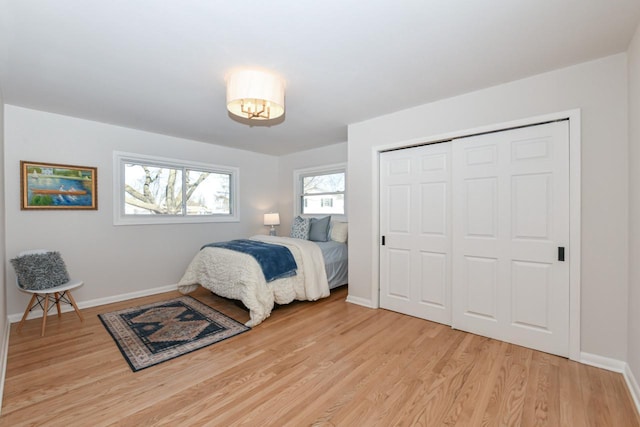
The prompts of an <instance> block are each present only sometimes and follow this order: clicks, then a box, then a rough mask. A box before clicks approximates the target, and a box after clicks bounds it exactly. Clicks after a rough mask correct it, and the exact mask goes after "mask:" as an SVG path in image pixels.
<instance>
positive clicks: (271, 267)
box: [200, 239, 298, 282]
mask: <svg viewBox="0 0 640 427" xmlns="http://www.w3.org/2000/svg"><path fill="white" fill-rule="evenodd" d="M207 247H213V248H223V249H230V250H232V251H236V252H242V253H245V254H248V255H251V256H252V257H253V258H255V260H256V261H258V264H260V267H261V268H262V273H263V274H264V278H265V279H266V281H267V282H272V281H274V280H276V279H283V278H285V277H291V276H295V275H296V270H297V269H298V265H297V264H296V260H295V259H293V255H292V254H291V251H290V250H289V249H288V248H286V247H284V246H280V245H272V244H270V243H264V242H259V241H256V240H248V239H239V240H230V241H228V242H218V243H209V244H207V245H204V246H203V247H202V248H200V250H202V249H204V248H207Z"/></svg>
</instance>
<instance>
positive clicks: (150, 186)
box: [114, 152, 239, 225]
mask: <svg viewBox="0 0 640 427" xmlns="http://www.w3.org/2000/svg"><path fill="white" fill-rule="evenodd" d="M237 180H238V170H237V169H236V168H230V167H223V166H215V165H208V164H202V163H194V162H186V161H180V160H172V159H165V158H160V157H151V156H142V155H138V154H130V153H121V152H115V153H114V201H115V203H114V210H115V211H114V224H116V225H124V224H158V223H188V222H230V221H238V220H239V216H238V209H237V200H238V197H237Z"/></svg>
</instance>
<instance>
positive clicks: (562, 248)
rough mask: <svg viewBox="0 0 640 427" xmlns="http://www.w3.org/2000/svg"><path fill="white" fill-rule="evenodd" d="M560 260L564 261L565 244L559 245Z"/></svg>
mask: <svg viewBox="0 0 640 427" xmlns="http://www.w3.org/2000/svg"><path fill="white" fill-rule="evenodd" d="M558 261H562V262H564V246H558Z"/></svg>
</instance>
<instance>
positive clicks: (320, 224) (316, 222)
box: [309, 216, 331, 242]
mask: <svg viewBox="0 0 640 427" xmlns="http://www.w3.org/2000/svg"><path fill="white" fill-rule="evenodd" d="M330 223H331V216H325V217H324V218H311V228H310V229H309V240H312V241H314V242H327V241H329V224H330Z"/></svg>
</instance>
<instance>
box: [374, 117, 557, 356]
mask: <svg viewBox="0 0 640 427" xmlns="http://www.w3.org/2000/svg"><path fill="white" fill-rule="evenodd" d="M379 170H380V183H379V184H380V236H381V242H380V306H381V307H382V308H386V309H390V310H394V311H398V312H401V313H405V314H409V315H412V316H416V317H420V318H424V319H427V320H432V321H436V322H440V323H443V324H447V325H451V326H452V327H453V328H456V329H460V330H464V331H468V332H472V333H476V334H479V335H484V336H488V337H491V338H496V339H499V340H503V341H507V342H511V343H514V344H519V345H523V346H526V347H530V348H534V349H538V350H542V351H545V352H548V353H553V354H558V355H562V356H568V353H569V262H568V256H567V254H568V250H569V248H568V247H567V245H568V242H569V123H568V121H567V120H564V121H557V122H552V123H546V124H540V125H534V126H527V127H522V128H517V129H510V130H504V131H500V132H491V133H486V134H481V135H474V136H469V137H464V138H457V139H453V140H451V141H445V142H439V143H435V144H430V145H423V146H419V147H412V148H406V149H401V150H395V151H389V152H384V153H381V154H380V168H379Z"/></svg>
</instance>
